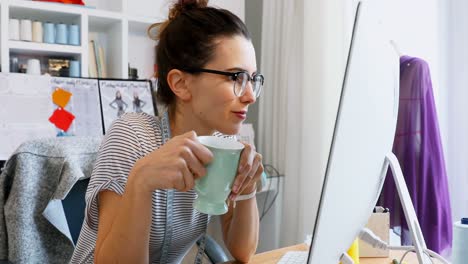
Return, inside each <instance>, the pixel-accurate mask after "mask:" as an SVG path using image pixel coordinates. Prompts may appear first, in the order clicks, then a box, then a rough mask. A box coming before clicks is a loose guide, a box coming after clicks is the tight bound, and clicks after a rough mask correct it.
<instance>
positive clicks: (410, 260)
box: [226, 244, 441, 264]
mask: <svg viewBox="0 0 468 264" xmlns="http://www.w3.org/2000/svg"><path fill="white" fill-rule="evenodd" d="M307 250H309V247H308V246H307V245H305V244H299V245H295V246H290V247H285V248H280V249H275V250H272V251H268V252H264V253H260V254H257V255H255V256H253V258H252V260H251V261H250V262H249V264H276V263H277V262H278V261H279V260H280V259H281V257H282V256H283V255H284V254H286V252H288V251H307ZM404 253H405V251H401V250H396V251H390V257H389V258H360V264H391V263H392V260H393V259H394V258H395V259H398V260H400V258H401V256H402V255H403V254H404ZM404 262H406V263H407V264H417V263H418V259H417V257H416V255H415V254H414V253H409V254H408V255H406V257H405V260H404ZM227 263H238V262H227ZM227 263H226V264H227ZM438 263H441V262H439V261H438V260H434V264H438Z"/></svg>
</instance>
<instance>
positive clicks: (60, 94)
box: [52, 88, 72, 108]
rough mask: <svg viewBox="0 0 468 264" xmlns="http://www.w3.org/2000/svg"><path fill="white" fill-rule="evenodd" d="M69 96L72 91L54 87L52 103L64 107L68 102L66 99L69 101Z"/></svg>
mask: <svg viewBox="0 0 468 264" xmlns="http://www.w3.org/2000/svg"><path fill="white" fill-rule="evenodd" d="M71 96H72V93H70V92H69V91H66V90H64V89H62V88H56V89H55V91H54V92H53V93H52V101H53V102H54V104H56V105H58V106H60V107H62V108H64V107H65V106H66V105H67V104H68V101H70V97H71Z"/></svg>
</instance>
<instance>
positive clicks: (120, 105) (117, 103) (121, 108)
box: [109, 91, 128, 117]
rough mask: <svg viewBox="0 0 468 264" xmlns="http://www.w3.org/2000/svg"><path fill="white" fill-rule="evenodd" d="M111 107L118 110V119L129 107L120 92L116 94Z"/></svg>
mask: <svg viewBox="0 0 468 264" xmlns="http://www.w3.org/2000/svg"><path fill="white" fill-rule="evenodd" d="M109 106H110V107H112V108H114V109H117V117H120V116H121V115H123V114H124V113H125V110H126V109H127V107H128V105H127V103H125V102H124V100H122V94H121V93H120V91H117V92H115V99H114V101H112V102H111V103H110V104H109Z"/></svg>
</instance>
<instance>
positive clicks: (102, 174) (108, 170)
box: [84, 117, 142, 231]
mask: <svg viewBox="0 0 468 264" xmlns="http://www.w3.org/2000/svg"><path fill="white" fill-rule="evenodd" d="M141 157H142V154H141V144H140V141H139V139H138V137H137V135H136V133H135V130H134V129H133V127H132V126H131V124H130V123H129V122H127V121H126V119H125V118H124V117H122V118H120V119H117V120H116V121H115V122H114V123H113V124H112V126H111V128H110V130H109V131H108V133H107V134H106V136H105V137H104V140H103V142H102V144H101V147H100V150H99V154H98V157H97V160H96V163H95V165H94V169H93V173H92V175H91V180H90V183H89V186H88V189H87V192H86V214H85V220H84V221H85V223H86V224H87V225H88V226H89V227H90V228H91V229H93V230H96V231H97V229H98V223H99V220H98V213H99V210H98V194H99V192H100V191H103V190H109V191H113V192H115V193H117V194H119V195H122V194H123V193H124V190H125V185H126V183H127V178H128V175H129V173H130V171H131V170H132V168H133V166H134V164H135V162H136V161H137V160H138V159H140V158H141Z"/></svg>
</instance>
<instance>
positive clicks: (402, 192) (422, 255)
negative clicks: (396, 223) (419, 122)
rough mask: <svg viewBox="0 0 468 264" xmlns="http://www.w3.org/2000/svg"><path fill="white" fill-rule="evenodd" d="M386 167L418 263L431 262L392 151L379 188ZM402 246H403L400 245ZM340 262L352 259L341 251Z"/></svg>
mask: <svg viewBox="0 0 468 264" xmlns="http://www.w3.org/2000/svg"><path fill="white" fill-rule="evenodd" d="M388 167H390V169H391V170H392V174H393V179H394V180H395V185H396V187H397V190H398V196H399V197H400V202H401V204H402V206H403V211H404V214H405V218H406V222H407V223H408V227H409V231H410V233H411V238H412V240H413V245H414V251H415V252H416V255H417V257H418V262H419V264H431V263H432V261H431V259H430V258H429V256H428V251H427V246H426V242H425V241H424V236H423V234H422V231H421V227H420V226H419V222H418V218H417V216H416V212H415V211H414V207H413V202H412V201H411V197H410V195H409V192H408V187H407V186H406V182H405V178H404V177H403V172H402V171H401V167H400V163H399V162H398V159H397V157H396V156H395V154H393V153H392V152H390V153H388V154H387V155H386V156H385V163H384V167H383V170H382V173H383V174H382V176H381V178H382V183H381V187H380V190H382V186H383V183H384V181H385V176H386V175H387V170H388ZM402 248H404V247H402ZM340 261H341V263H344V264H346V263H347V264H354V261H353V260H352V259H351V257H350V256H349V255H348V254H347V253H343V254H342V255H341V258H340Z"/></svg>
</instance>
